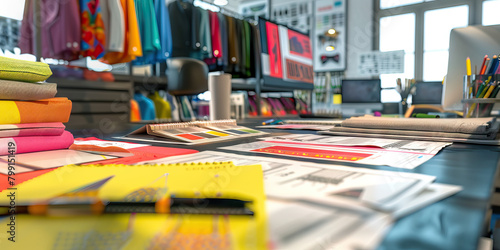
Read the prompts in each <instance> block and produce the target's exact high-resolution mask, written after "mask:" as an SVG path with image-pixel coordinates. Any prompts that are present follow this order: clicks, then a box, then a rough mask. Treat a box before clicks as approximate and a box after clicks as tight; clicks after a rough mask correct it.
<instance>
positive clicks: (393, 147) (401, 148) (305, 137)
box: [221, 134, 451, 169]
mask: <svg viewBox="0 0 500 250" xmlns="http://www.w3.org/2000/svg"><path fill="white" fill-rule="evenodd" d="M262 140H263V141H260V142H252V143H244V144H239V145H233V146H230V147H222V148H221V149H226V150H233V151H240V152H253V153H263V154H272V155H285V156H292V157H298V158H303V159H309V158H312V159H320V160H328V161H344V162H356V163H361V164H369V165H387V166H390V167H396V168H406V169H413V168H416V167H417V166H419V165H420V164H422V163H424V162H426V161H428V160H429V159H431V158H432V157H433V156H434V155H436V154H437V153H438V152H439V151H440V150H441V149H442V148H444V147H446V146H447V145H450V144H451V143H443V142H429V141H406V140H388V139H375V138H373V139H370V138H362V137H342V136H324V135H309V134H299V135H285V136H274V137H266V138H263V139H262Z"/></svg>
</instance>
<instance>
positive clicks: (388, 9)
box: [375, 0, 500, 101]
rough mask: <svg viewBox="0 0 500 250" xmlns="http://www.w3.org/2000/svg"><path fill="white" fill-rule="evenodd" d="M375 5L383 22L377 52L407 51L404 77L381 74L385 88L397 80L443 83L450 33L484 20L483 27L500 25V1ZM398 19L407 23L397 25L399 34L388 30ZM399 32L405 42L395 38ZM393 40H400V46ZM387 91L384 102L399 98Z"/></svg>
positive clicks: (391, 0)
mask: <svg viewBox="0 0 500 250" xmlns="http://www.w3.org/2000/svg"><path fill="white" fill-rule="evenodd" d="M375 6H376V8H377V9H376V12H375V15H376V20H378V21H379V23H378V26H379V29H378V32H379V33H378V39H376V40H375V41H376V42H375V43H376V44H375V49H378V50H380V51H391V50H398V49H404V50H405V72H404V74H391V75H381V76H380V78H381V80H382V86H383V88H391V87H395V85H396V84H395V79H396V78H415V79H416V80H417V81H442V80H443V78H444V76H445V75H446V73H447V72H446V71H447V68H448V47H449V39H450V31H451V30H452V29H453V28H458V27H466V26H467V25H477V24H481V23H479V22H481V21H482V24H483V25H495V24H500V15H498V13H497V12H498V10H499V9H500V0H435V1H431V0H376V4H375ZM478 8H482V11H481V10H479V9H478ZM403 17H406V18H407V19H404V18H403ZM409 17H412V18H409ZM410 19H411V20H410ZM395 20H399V21H401V22H404V23H399V24H394V29H395V31H394V32H391V31H388V30H387V29H388V28H387V27H391V26H390V25H388V26H386V25H387V24H386V23H387V22H388V21H391V22H395ZM402 27H405V28H402ZM396 30H398V31H396ZM409 32H413V33H414V34H411V35H410V34H408V33H409ZM398 33H399V34H400V35H401V36H403V35H404V36H405V40H404V41H403V40H402V38H395V34H398ZM394 39H396V40H394ZM397 39H399V40H397ZM410 39H412V40H413V41H409V40H410ZM391 41H397V44H396V42H394V43H393V42H391ZM377 43H378V44H377ZM412 47H413V49H411V48H412ZM386 92H387V93H386V94H384V93H382V96H383V97H384V96H386V97H385V98H383V101H384V99H386V100H389V99H391V100H393V99H395V97H393V96H392V95H394V94H393V92H392V91H391V92H390V93H389V90H387V91H386Z"/></svg>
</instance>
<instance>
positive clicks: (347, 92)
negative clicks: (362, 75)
mask: <svg viewBox="0 0 500 250" xmlns="http://www.w3.org/2000/svg"><path fill="white" fill-rule="evenodd" d="M380 92H381V83H380V79H370V80H342V103H380Z"/></svg>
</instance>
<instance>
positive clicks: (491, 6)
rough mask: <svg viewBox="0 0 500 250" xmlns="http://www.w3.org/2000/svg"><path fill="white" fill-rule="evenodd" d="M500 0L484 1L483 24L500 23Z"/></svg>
mask: <svg viewBox="0 0 500 250" xmlns="http://www.w3.org/2000/svg"><path fill="white" fill-rule="evenodd" d="M499 9H500V0H489V1H484V2H483V21H482V24H483V25H495V24H500V15H498V10H499Z"/></svg>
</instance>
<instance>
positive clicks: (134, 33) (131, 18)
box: [102, 0, 142, 64]
mask: <svg viewBox="0 0 500 250" xmlns="http://www.w3.org/2000/svg"><path fill="white" fill-rule="evenodd" d="M120 4H121V5H122V8H123V10H124V13H125V19H126V20H124V21H125V24H126V25H125V26H126V27H125V28H126V31H125V44H124V52H123V53H122V52H108V53H106V55H104V57H103V58H102V61H103V62H105V63H109V64H116V63H127V62H130V61H132V60H134V59H135V58H136V57H138V56H142V46H141V37H140V34H139V26H138V24H137V14H136V12H135V4H134V0H120Z"/></svg>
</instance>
